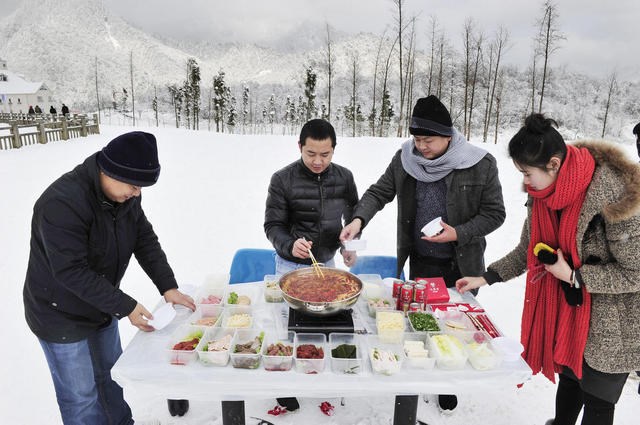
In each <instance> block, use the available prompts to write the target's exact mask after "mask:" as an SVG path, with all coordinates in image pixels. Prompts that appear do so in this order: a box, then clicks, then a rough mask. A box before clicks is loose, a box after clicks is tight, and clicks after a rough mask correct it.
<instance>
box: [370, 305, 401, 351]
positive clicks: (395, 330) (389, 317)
mask: <svg viewBox="0 0 640 425" xmlns="http://www.w3.org/2000/svg"><path fill="white" fill-rule="evenodd" d="M376 328H377V330H378V337H379V338H380V341H381V342H383V343H385V344H399V343H400V342H402V335H403V334H404V330H405V318H404V313H402V312H400V311H395V310H394V311H379V312H378V313H377V314H376Z"/></svg>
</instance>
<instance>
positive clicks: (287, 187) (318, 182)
mask: <svg viewBox="0 0 640 425" xmlns="http://www.w3.org/2000/svg"><path fill="white" fill-rule="evenodd" d="M357 203H358V189H357V188H356V184H355V182H354V180H353V174H351V171H349V170H348V169H346V168H345V167H342V166H340V165H337V164H334V163H332V164H330V165H329V167H327V169H326V170H325V171H323V172H322V173H321V174H316V173H313V172H312V171H311V170H309V169H308V168H307V167H306V166H305V165H304V162H302V159H300V160H298V161H296V162H293V163H291V164H289V165H288V166H286V167H285V168H283V169H281V170H279V171H277V172H276V173H274V174H273V176H272V177H271V183H270V184H269V194H268V196H267V206H266V211H265V218H264V231H265V233H266V234H267V238H269V241H271V243H272V244H273V247H274V248H275V250H276V252H277V253H278V255H279V256H280V257H282V258H284V259H286V260H289V261H293V262H296V263H300V264H311V260H310V259H305V260H303V259H301V258H297V257H293V256H292V255H291V250H292V248H293V243H294V242H295V241H296V240H297V239H298V238H301V237H305V238H306V239H307V240H309V241H313V248H312V251H313V255H314V256H315V257H316V259H317V260H318V261H319V262H325V261H328V260H330V259H332V258H333V257H334V256H335V254H336V250H337V249H338V248H339V247H340V231H341V230H342V227H343V222H342V219H343V218H344V220H345V221H346V222H350V221H351V214H352V212H353V208H354V206H355V205H356V204H357Z"/></svg>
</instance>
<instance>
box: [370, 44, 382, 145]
mask: <svg viewBox="0 0 640 425" xmlns="http://www.w3.org/2000/svg"><path fill="white" fill-rule="evenodd" d="M384 39H385V33H382V36H381V37H380V43H379V44H378V52H377V53H376V65H375V67H374V69H373V102H372V106H371V114H370V116H369V125H370V131H371V135H372V136H375V135H376V114H377V110H376V89H377V84H378V64H379V63H380V52H381V51H382V43H383V42H384Z"/></svg>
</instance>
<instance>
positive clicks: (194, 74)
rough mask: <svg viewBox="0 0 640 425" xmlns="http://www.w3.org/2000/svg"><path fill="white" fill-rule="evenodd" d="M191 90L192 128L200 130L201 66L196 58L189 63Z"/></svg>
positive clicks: (188, 72) (188, 80) (188, 74)
mask: <svg viewBox="0 0 640 425" xmlns="http://www.w3.org/2000/svg"><path fill="white" fill-rule="evenodd" d="M187 86H188V88H189V101H190V105H189V109H190V110H191V115H192V119H191V122H192V128H193V129H194V130H198V129H199V128H200V96H201V95H200V66H199V65H198V62H196V60H195V59H194V58H189V60H188V61H187V84H186V85H185V87H187Z"/></svg>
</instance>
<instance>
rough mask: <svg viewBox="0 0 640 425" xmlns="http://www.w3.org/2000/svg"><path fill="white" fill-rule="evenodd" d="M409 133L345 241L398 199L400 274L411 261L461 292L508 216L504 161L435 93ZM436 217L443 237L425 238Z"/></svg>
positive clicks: (448, 401) (449, 402)
mask: <svg viewBox="0 0 640 425" xmlns="http://www.w3.org/2000/svg"><path fill="white" fill-rule="evenodd" d="M409 132H410V133H411V135H412V136H413V138H412V139H411V140H407V141H406V142H404V143H403V144H402V148H401V149H400V150H399V151H398V152H397V153H396V154H395V156H394V157H393V159H392V160H391V163H390V164H389V166H388V167H387V170H386V171H385V172H384V174H383V175H382V176H381V177H380V179H379V180H378V181H377V182H376V183H374V184H373V185H371V187H369V189H368V190H367V191H366V192H365V193H364V195H363V196H362V199H360V202H359V203H358V205H357V207H356V208H355V211H354V213H353V217H354V219H353V221H352V222H351V223H349V224H348V225H347V226H345V228H344V229H343V230H342V232H341V234H340V239H341V240H349V239H352V238H353V237H354V236H355V235H357V234H359V233H360V231H361V230H362V228H364V226H365V225H366V224H367V223H369V221H371V219H372V218H373V216H374V215H375V214H376V213H377V212H378V211H380V210H381V209H382V208H384V206H385V205H386V204H388V203H389V202H391V201H392V200H393V199H394V198H395V197H396V196H397V197H398V225H397V231H398V246H397V247H396V250H397V256H398V264H397V272H396V273H397V276H400V272H401V271H402V269H403V267H404V265H405V263H406V261H407V259H409V276H410V277H411V279H415V278H417V277H443V278H444V280H445V282H446V284H447V286H448V287H455V283H456V280H457V279H459V278H460V277H462V276H467V275H468V274H467V273H468V271H471V270H473V271H475V272H476V273H479V275H481V274H482V273H484V271H485V264H484V251H485V247H486V241H485V236H486V235H488V234H489V233H491V232H493V231H494V230H496V229H497V228H498V227H500V226H501V225H502V223H503V222H504V219H505V216H506V214H505V208H504V202H503V199H502V188H501V185H500V180H499V179H498V167H497V165H496V160H495V158H494V157H493V156H491V154H489V153H488V152H486V151H485V150H483V149H480V148H478V147H476V146H473V145H471V144H470V143H468V142H467V140H466V139H465V138H464V136H463V135H462V134H461V133H460V132H458V131H457V130H456V129H455V128H454V127H453V123H452V121H451V116H450V115H449V111H448V110H447V108H446V107H445V106H444V105H443V104H442V102H440V100H439V99H438V98H437V97H436V96H434V95H430V96H428V97H424V98H421V99H418V101H417V102H416V105H415V107H414V108H413V114H412V117H411V125H410V126H409ZM434 219H435V220H438V219H439V221H440V224H441V226H442V231H441V232H440V233H437V234H436V235H425V234H424V233H423V231H422V229H423V227H424V226H425V225H426V224H427V223H429V222H430V221H431V220H434ZM470 276H476V275H473V274H472V275H470ZM439 403H440V407H441V408H442V409H443V410H453V409H454V408H455V407H456V405H457V399H456V397H455V396H454V395H441V396H440V397H439Z"/></svg>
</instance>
